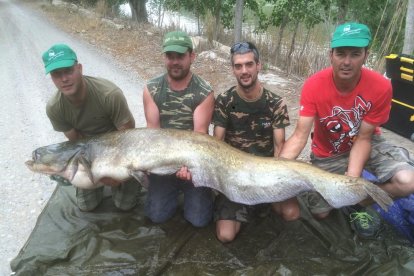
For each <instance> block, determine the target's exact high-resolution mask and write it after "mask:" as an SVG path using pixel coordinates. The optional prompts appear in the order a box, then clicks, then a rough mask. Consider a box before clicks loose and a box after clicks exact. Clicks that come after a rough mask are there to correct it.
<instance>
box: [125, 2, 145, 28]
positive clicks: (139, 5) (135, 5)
mask: <svg viewBox="0 0 414 276" xmlns="http://www.w3.org/2000/svg"><path fill="white" fill-rule="evenodd" d="M128 2H129V6H130V7H131V13H132V19H133V20H135V21H137V22H139V23H148V13H147V7H146V6H145V4H146V3H147V0H128Z"/></svg>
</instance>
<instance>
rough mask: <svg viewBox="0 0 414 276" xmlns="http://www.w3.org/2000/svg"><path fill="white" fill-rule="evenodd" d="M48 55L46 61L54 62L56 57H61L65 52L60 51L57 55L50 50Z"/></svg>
mask: <svg viewBox="0 0 414 276" xmlns="http://www.w3.org/2000/svg"><path fill="white" fill-rule="evenodd" d="M48 55H49V59H48V61H51V60H54V59H56V58H58V57H61V56H63V55H65V52H64V51H60V52H58V53H55V51H53V50H50V51H49V53H48Z"/></svg>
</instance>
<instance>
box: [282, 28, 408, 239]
mask: <svg viewBox="0 0 414 276" xmlns="http://www.w3.org/2000/svg"><path fill="white" fill-rule="evenodd" d="M370 41H371V32H370V30H369V28H368V27H367V26H366V25H363V24H358V23H345V24H343V25H340V26H338V27H337V28H336V30H335V32H334V34H333V38H332V41H331V51H330V54H329V57H330V61H331V67H329V68H326V69H324V70H322V71H320V72H317V73H316V74H315V75H313V76H311V77H310V78H308V79H307V80H306V81H305V83H304V85H303V88H302V94H301V99H300V113H299V115H300V116H299V120H298V122H297V125H296V129H295V131H294V133H293V134H292V136H291V137H290V138H289V139H288V140H287V141H286V143H285V145H284V147H283V149H282V152H281V154H280V156H281V157H285V158H289V159H295V158H297V157H298V155H299V154H300V152H301V151H302V150H303V148H304V147H305V145H306V142H307V140H308V137H309V134H310V133H311V131H312V127H314V130H313V135H312V144H311V147H312V153H311V162H312V163H313V164H314V165H316V166H318V167H320V168H322V169H325V170H327V171H330V172H334V173H338V174H347V175H349V176H354V177H360V176H361V174H362V171H363V170H364V169H366V170H367V171H369V172H371V173H373V174H374V175H375V176H376V177H377V178H378V180H379V181H378V183H380V184H379V186H380V187H381V188H383V189H384V190H385V191H387V192H388V193H389V194H390V195H391V196H393V197H403V196H407V195H409V194H411V193H413V192H414V167H413V166H412V165H411V164H412V163H410V159H409V157H408V155H406V154H403V152H404V151H402V150H401V148H400V147H396V146H393V145H390V144H388V143H387V142H386V141H385V140H384V138H383V137H382V136H381V135H380V134H381V133H380V128H379V127H380V125H381V124H384V123H385V122H386V121H387V120H388V116H389V112H390V108H391V99H392V87H391V83H390V81H389V80H387V79H385V78H384V77H383V76H382V75H380V74H379V73H376V72H374V71H372V70H370V69H367V68H363V65H364V63H365V62H366V60H367V57H368V54H369V51H368V45H369V43H370ZM405 152H407V151H405ZM303 199H304V200H305V203H306V204H307V205H308V207H309V209H310V211H311V212H312V214H313V215H314V216H315V217H316V218H319V219H322V218H325V217H327V216H328V214H329V212H330V210H331V209H332V207H331V206H329V205H328V204H327V203H326V202H325V201H324V200H323V198H322V197H321V196H320V195H319V194H316V193H308V194H305V195H303ZM343 210H344V211H345V212H346V213H348V214H349V216H350V219H351V222H352V223H351V225H352V227H353V229H354V230H355V231H356V232H357V233H358V234H359V235H360V236H362V237H372V236H375V235H376V234H377V233H378V231H379V229H380V225H381V223H380V222H381V220H380V218H379V216H378V214H377V213H376V212H375V210H373V208H372V207H362V205H360V204H359V205H355V206H351V207H346V208H344V209H343Z"/></svg>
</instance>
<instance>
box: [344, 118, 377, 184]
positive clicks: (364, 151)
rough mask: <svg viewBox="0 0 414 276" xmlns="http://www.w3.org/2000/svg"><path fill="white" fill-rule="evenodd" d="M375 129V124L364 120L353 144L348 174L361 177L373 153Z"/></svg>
mask: <svg viewBox="0 0 414 276" xmlns="http://www.w3.org/2000/svg"><path fill="white" fill-rule="evenodd" d="M374 131H375V126H374V125H371V124H369V123H367V122H364V121H362V124H361V127H360V129H359V132H358V136H356V137H355V141H354V143H353V145H352V148H351V152H350V154H349V163H348V171H347V173H346V174H347V175H349V176H354V177H360V176H361V174H362V170H363V169H364V166H365V163H366V162H367V161H368V159H369V156H370V154H371V138H372V135H373V133H374Z"/></svg>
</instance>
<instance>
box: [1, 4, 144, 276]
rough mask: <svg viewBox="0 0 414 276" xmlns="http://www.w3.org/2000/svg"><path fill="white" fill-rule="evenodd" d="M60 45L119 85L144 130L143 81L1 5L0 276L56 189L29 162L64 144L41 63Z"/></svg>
mask: <svg viewBox="0 0 414 276" xmlns="http://www.w3.org/2000/svg"><path fill="white" fill-rule="evenodd" d="M59 42H63V43H67V44H68V45H70V46H72V48H73V49H74V50H75V51H76V52H77V54H78V58H79V62H80V63H82V64H83V72H84V73H85V74H88V75H92V76H101V77H104V78H107V79H109V80H112V81H113V82H115V83H116V84H118V85H119V86H120V87H121V89H122V90H123V91H124V93H125V95H126V97H127V100H128V103H129V105H130V108H131V109H132V112H133V115H134V117H135V120H136V123H137V126H144V117H143V114H142V106H141V91H142V81H141V80H139V79H137V77H136V76H132V75H131V74H130V73H128V72H126V71H123V69H122V68H121V67H119V66H118V65H117V64H116V63H115V61H114V60H113V59H112V58H111V57H108V56H105V55H103V54H102V53H99V52H97V51H96V49H94V48H91V47H90V46H89V45H86V44H83V43H82V42H80V41H78V40H76V39H73V38H72V37H70V36H69V35H67V34H65V33H62V32H61V31H59V30H58V29H56V28H54V27H53V26H50V25H49V23H47V22H46V21H45V20H44V19H43V18H41V17H39V16H38V15H37V14H35V13H33V12H32V11H30V10H28V9H26V8H25V7H23V6H21V5H19V4H18V2H15V1H13V0H0V60H1V66H0V80H1V89H0V101H1V103H2V107H1V109H0V139H1V141H2V143H1V144H0V152H1V158H0V185H1V192H0V275H8V274H10V267H9V262H10V260H11V259H12V258H14V257H15V256H16V255H17V253H18V251H19V250H20V249H21V248H22V246H23V245H24V243H25V241H26V240H27V238H28V236H29V234H30V232H31V231H32V229H33V227H34V226H35V223H36V219H37V217H38V215H39V214H40V212H41V210H42V208H43V207H44V206H45V204H46V202H47V201H48V199H49V197H50V195H51V193H52V192H53V190H54V187H55V183H54V182H53V181H50V180H49V178H48V177H44V176H40V175H35V174H33V173H31V172H30V171H29V170H28V169H27V168H26V167H25V165H24V161H25V160H27V159H28V158H30V155H31V152H32V150H33V149H35V148H36V147H39V146H42V145H47V144H51V143H54V142H61V141H63V140H64V136H63V135H62V134H60V133H57V132H55V131H54V130H53V129H52V127H51V125H50V123H49V120H48V118H47V116H46V113H45V105H46V102H47V99H48V98H49V97H50V96H51V95H52V94H53V93H54V91H55V88H54V85H53V83H52V81H51V79H50V76H49V75H45V73H44V68H43V64H42V60H41V54H42V53H43V52H44V51H45V50H47V49H48V48H49V47H50V46H51V45H52V44H54V43H59Z"/></svg>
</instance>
